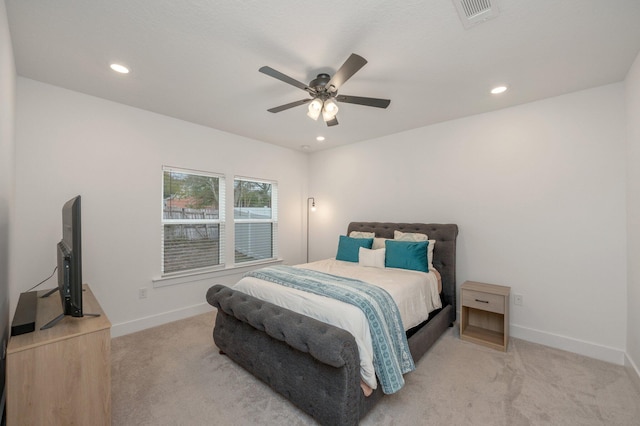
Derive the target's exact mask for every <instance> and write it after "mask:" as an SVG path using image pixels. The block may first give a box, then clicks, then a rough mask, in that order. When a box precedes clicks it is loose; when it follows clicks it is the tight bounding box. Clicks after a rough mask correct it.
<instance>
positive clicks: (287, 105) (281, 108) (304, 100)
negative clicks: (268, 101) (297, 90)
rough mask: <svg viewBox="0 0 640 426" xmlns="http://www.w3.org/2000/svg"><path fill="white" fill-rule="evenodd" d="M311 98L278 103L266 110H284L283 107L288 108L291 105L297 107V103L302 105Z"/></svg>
mask: <svg viewBox="0 0 640 426" xmlns="http://www.w3.org/2000/svg"><path fill="white" fill-rule="evenodd" d="M311 101H312V99H311V98H309V99H302V100H301V101H295V102H291V103H288V104H284V105H280V106H277V107H273V108H269V109H268V110H267V111H269V112H274V113H275V112H280V111H284V110H285V109H289V108H293V107H297V106H298V105H304V104H306V103H307V102H311Z"/></svg>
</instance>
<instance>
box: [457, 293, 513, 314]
mask: <svg viewBox="0 0 640 426" xmlns="http://www.w3.org/2000/svg"><path fill="white" fill-rule="evenodd" d="M462 305H463V306H469V307H471V308H476V309H482V310H483V311H489V312H495V313H498V314H504V296H502V295H500V294H489V293H484V292H479V291H473V290H466V289H465V290H463V291H462Z"/></svg>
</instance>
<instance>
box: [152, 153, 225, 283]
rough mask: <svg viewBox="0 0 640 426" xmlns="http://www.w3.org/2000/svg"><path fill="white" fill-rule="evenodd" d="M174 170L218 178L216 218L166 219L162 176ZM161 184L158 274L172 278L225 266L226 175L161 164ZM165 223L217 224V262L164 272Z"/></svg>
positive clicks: (215, 269)
mask: <svg viewBox="0 0 640 426" xmlns="http://www.w3.org/2000/svg"><path fill="white" fill-rule="evenodd" d="M166 172H169V173H172V172H175V173H180V174H187V175H194V176H202V177H212V178H216V179H218V218H217V219H204V218H203V219H166V218H165V217H164V210H165V197H164V189H165V188H164V185H165V181H164V176H165V173H166ZM161 178H162V185H161V187H160V188H161V191H162V196H161V209H160V227H161V231H160V232H161V238H160V239H161V244H160V251H161V256H160V274H161V277H162V278H173V277H180V276H187V275H192V274H200V273H207V272H212V271H218V270H221V269H224V268H225V259H226V253H225V250H226V248H225V247H226V241H227V234H226V204H225V203H226V177H225V175H224V174H222V173H215V172H208V171H203V170H193V169H186V168H181V167H174V166H166V165H164V166H162V173H161ZM166 225H218V263H217V264H216V265H210V266H205V267H197V268H188V269H182V270H179V271H171V272H165V226H166Z"/></svg>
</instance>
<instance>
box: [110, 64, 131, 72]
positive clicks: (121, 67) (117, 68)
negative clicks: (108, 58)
mask: <svg viewBox="0 0 640 426" xmlns="http://www.w3.org/2000/svg"><path fill="white" fill-rule="evenodd" d="M110 67H111V69H112V70H114V71H115V72H119V73H120V74H129V68H127V67H125V66H124V65H120V64H111V65H110Z"/></svg>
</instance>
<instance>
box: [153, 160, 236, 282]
mask: <svg viewBox="0 0 640 426" xmlns="http://www.w3.org/2000/svg"><path fill="white" fill-rule="evenodd" d="M162 170H163V185H162V187H163V196H162V201H163V207H162V273H163V275H164V274H172V273H177V272H188V271H194V270H202V269H207V268H209V269H210V268H214V267H216V266H221V265H224V225H225V222H224V218H225V214H224V199H225V197H224V188H225V183H224V176H222V175H217V174H214V173H207V172H200V171H193V170H184V169H176V168H172V167H163V169H162Z"/></svg>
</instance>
